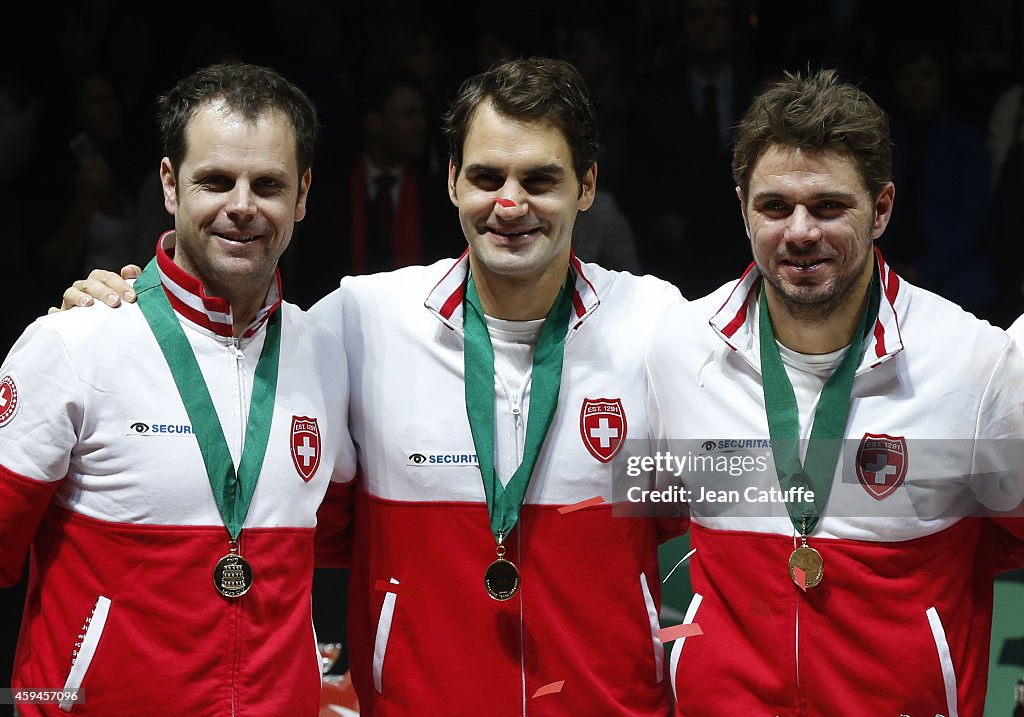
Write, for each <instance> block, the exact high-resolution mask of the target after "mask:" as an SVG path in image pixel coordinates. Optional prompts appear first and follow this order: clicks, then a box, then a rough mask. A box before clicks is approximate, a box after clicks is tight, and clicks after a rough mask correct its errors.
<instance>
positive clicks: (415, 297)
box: [311, 255, 685, 717]
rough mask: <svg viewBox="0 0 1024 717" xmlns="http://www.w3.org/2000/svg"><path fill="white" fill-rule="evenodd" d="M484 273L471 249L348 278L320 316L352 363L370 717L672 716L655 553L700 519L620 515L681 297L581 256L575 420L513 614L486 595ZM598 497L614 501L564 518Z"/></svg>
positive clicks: (568, 409) (561, 430) (518, 420)
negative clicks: (479, 361)
mask: <svg viewBox="0 0 1024 717" xmlns="http://www.w3.org/2000/svg"><path fill="white" fill-rule="evenodd" d="M467 269H468V260H467V256H466V255H463V257H462V258H461V259H460V260H458V261H455V260H451V259H449V260H446V261H441V262H438V263H436V264H434V265H432V266H427V267H409V268H405V269H399V270H397V271H394V272H390V273H386V274H377V275H371V276H358V277H347V278H345V279H343V280H342V282H341V286H340V288H339V289H338V290H337V291H335V292H334V293H332V294H331V295H329V296H328V297H326V298H325V299H324V300H322V301H321V302H319V303H318V304H317V305H316V306H315V307H314V308H313V309H312V311H311V313H313V314H315V315H316V316H317V317H318V318H320V319H322V320H323V322H324V323H328V324H330V325H332V326H333V327H334V329H335V331H337V332H338V334H339V336H341V337H342V339H343V342H344V343H345V345H346V350H347V352H348V355H349V375H350V379H351V382H352V392H351V393H352V412H351V417H350V421H351V429H352V435H353V439H354V440H355V442H356V444H357V450H358V452H359V476H360V477H359V482H358V487H357V496H356V499H355V501H356V511H355V537H354V546H353V549H352V553H353V557H352V566H351V569H352V571H351V576H350V581H351V582H350V588H351V591H350V598H349V635H350V638H351V647H352V649H351V655H350V659H351V665H352V676H353V681H354V684H355V686H356V689H357V691H358V695H359V703H360V709H361V714H364V715H372V716H374V717H388V716H392V715H394V716H403V717H404V716H405V715H409V714H414V713H415V714H424V715H427V714H429V715H451V716H453V717H454V716H457V715H467V716H474V717H475V716H479V715H494V716H496V717H506V716H511V715H530V716H531V717H532V716H533V715H538V716H539V715H616V716H621V715H635V716H640V715H644V716H650V717H653V716H654V715H657V716H658V717H663V716H664V715H665V714H666V713H667V712H668V711H669V709H670V706H671V696H670V691H669V689H668V684H667V681H666V679H665V673H664V669H663V668H664V666H663V659H664V649H663V646H662V644H661V643H660V642H659V640H658V638H657V634H656V632H657V630H658V628H659V624H658V612H659V604H660V585H659V581H658V552H657V546H658V543H659V541H662V540H665V539H667V538H670V537H673V536H674V535H677V534H679V533H680V532H682V530H684V529H685V521H680V520H678V519H677V520H675V521H666V522H664V523H659V522H658V521H656V520H653V519H650V518H645V519H636V518H629V517H618V516H615V515H613V512H612V507H611V501H612V471H613V462H614V461H613V457H614V455H615V454H616V453H617V452H618V451H619V450H620V449H622V447H623V445H624V443H625V442H626V441H634V442H639V443H642V444H643V445H644V446H647V445H649V440H648V438H649V437H648V426H647V418H646V411H645V408H644V400H645V388H644V377H643V370H642V361H641V356H642V350H643V348H644V346H645V345H646V343H647V342H648V341H649V340H650V337H651V335H652V333H653V332H654V331H655V330H656V329H657V328H658V327H659V326H660V325H661V317H662V315H663V314H664V313H665V311H666V309H667V308H668V307H670V306H673V305H675V304H677V303H680V302H681V301H682V298H681V297H680V295H679V292H678V290H677V289H675V287H673V286H671V285H670V284H667V283H665V282H663V281H661V280H658V279H655V278H653V277H642V278H638V277H635V276H632V275H630V274H624V273H617V272H613V271H607V270H605V269H602V268H600V267H598V266H595V265H592V264H586V265H581V264H580V263H579V262H578V261H577V260H576V259H575V258H573V260H572V272H573V276H574V281H575V285H574V291H573V307H574V309H573V312H572V316H571V326H570V329H569V333H568V335H567V338H566V342H565V354H564V365H563V369H562V383H561V390H560V393H559V397H558V406H557V409H556V413H555V415H554V419H553V421H552V423H551V428H550V431H549V433H548V435H547V438H546V440H545V443H544V445H543V448H542V450H541V454H540V457H539V459H538V462H537V466H536V468H535V470H534V474H533V479H532V481H531V482H530V486H529V490H528V492H527V494H526V498H525V501H524V505H523V508H522V513H521V516H520V521H519V524H518V526H517V527H516V528H515V530H514V531H513V532H512V534H511V536H510V538H509V539H508V541H507V542H506V545H507V546H508V549H509V552H508V556H507V557H508V558H509V559H511V560H512V561H513V562H514V563H515V564H516V565H517V566H518V567H519V570H520V572H521V575H522V583H521V587H520V589H519V591H518V593H517V594H516V595H515V596H514V597H513V598H512V599H510V600H508V601H507V602H496V601H495V600H493V599H491V598H490V597H489V596H488V594H487V593H486V591H485V590H484V580H483V576H484V571H485V569H486V568H487V566H488V565H489V564H490V563H491V561H493V560H494V558H495V540H494V537H493V535H492V534H491V530H490V521H489V518H488V513H487V506H486V502H485V497H484V490H483V485H482V482H481V477H480V471H479V469H478V468H477V465H476V451H475V448H474V445H473V438H472V435H471V433H470V427H469V423H468V419H467V416H466V404H465V397H464V394H465V389H464V356H463V333H462V330H463V313H462V312H463V291H464V286H465V281H466V273H467ZM424 300H426V301H424ZM502 395H503V394H502V391H501V389H500V387H496V397H497V400H498V403H499V404H500V403H501V402H502V399H501V396H502ZM525 419H526V416H525V415H523V412H522V411H520V410H518V408H517V407H516V406H513V405H511V404H510V403H509V402H508V401H507V400H506V401H505V405H504V406H503V409H502V410H500V411H499V412H498V414H497V417H496V425H495V431H496V433H497V434H500V433H501V432H502V431H507V432H509V434H510V435H512V436H513V437H514V441H515V443H516V445H518V449H519V451H520V454H519V455H520V456H521V455H522V453H521V451H522V446H523V439H524V434H525ZM598 496H600V497H602V498H603V499H604V501H605V503H603V504H600V505H592V506H590V507H587V508H584V509H582V510H578V511H575V512H569V513H564V514H563V513H562V512H559V510H558V509H559V508H561V507H564V506H568V505H572V504H575V503H578V502H581V501H584V500H587V499H590V498H595V497H598ZM556 683H562V684H561V689H560V691H557V692H555V693H551V694H543V692H542V694H541V695H540V696H537V697H535V695H536V694H537V692H538V690H540V689H541V688H543V687H546V686H550V685H554V684H556ZM550 689H554V688H550Z"/></svg>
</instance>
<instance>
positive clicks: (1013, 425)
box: [647, 70, 1024, 717]
mask: <svg viewBox="0 0 1024 717" xmlns="http://www.w3.org/2000/svg"><path fill="white" fill-rule="evenodd" d="M891 168H892V162H891V148H890V141H889V135H888V122H887V118H886V115H885V113H884V112H883V111H882V110H881V108H879V107H878V106H877V105H876V104H875V103H874V102H873V101H872V100H871V98H870V97H868V96H867V95H866V94H864V93H863V92H862V91H861V90H860V89H859V88H857V87H855V86H853V85H851V84H848V83H843V82H840V81H839V78H838V76H837V74H836V73H835V72H834V71H827V70H826V71H820V72H815V73H810V74H807V75H800V74H787V75H786V76H785V78H784V79H783V80H782V81H780V82H779V83H778V84H776V85H775V86H773V87H771V88H770V89H768V90H767V91H765V92H764V93H763V94H762V95H760V96H759V97H758V98H757V99H756V100H755V101H754V102H753V104H752V106H751V107H750V108H749V110H748V112H747V113H746V115H745V117H744V118H743V121H742V122H741V123H740V125H739V127H738V131H737V140H736V146H735V154H734V161H733V173H734V178H735V180H736V184H737V189H736V193H737V196H738V198H739V203H740V210H741V213H742V217H743V222H744V225H745V226H746V230H747V235H748V237H749V239H750V244H751V248H752V253H753V259H754V261H753V263H752V264H751V265H750V267H749V268H748V269H747V271H746V272H745V273H744V274H743V276H742V277H741V278H740V279H739V280H737V281H733V282H730V283H728V284H726V285H725V286H723V287H722V288H720V289H719V290H717V291H715V292H713V293H712V294H710V295H709V296H707V297H704V298H703V299H700V300H697V301H694V302H692V303H690V304H687V305H685V306H681V307H679V308H675V309H672V310H670V312H669V314H668V316H667V317H666V318H665V320H664V321H663V322H662V330H661V331H659V332H658V334H657V337H656V339H655V341H654V343H653V345H652V348H651V350H650V351H649V352H648V354H647V366H648V373H649V380H650V384H651V396H652V401H651V421H652V424H653V425H654V426H655V430H656V435H657V436H658V437H659V438H660V439H661V440H663V441H667V442H669V443H670V444H671V442H672V441H683V442H686V441H692V442H694V443H695V444H697V445H703V446H704V447H705V448H704V450H705V451H711V452H712V453H714V452H715V451H716V450H717V446H719V445H728V446H735V445H743V446H755V447H756V448H754V449H751V450H752V451H753V452H755V453H757V456H756V457H758V458H762V459H765V463H764V464H763V465H764V466H766V469H765V470H756V469H755V470H750V471H748V472H747V474H746V475H744V476H742V477H740V478H739V479H737V478H732V479H731V480H730V481H729V482H728V484H726V480H725V479H723V478H722V477H721V476H718V477H716V476H715V475H714V474H713V473H710V472H698V471H689V472H684V473H681V474H680V475H678V476H674V478H677V479H679V480H681V481H682V483H683V485H684V486H685V487H686V488H687V489H688V490H690V491H692V492H693V495H698V496H700V495H707V494H709V493H710V494H712V495H713V496H716V497H722V498H724V499H725V501H726V502H725V503H722V502H718V503H713V504H712V503H708V502H701V501H697V500H695V501H692V502H691V503H690V504H689V510H690V517H691V524H690V534H691V540H692V544H693V546H694V547H695V548H696V550H697V552H696V555H695V557H694V559H693V561H692V563H691V571H690V574H691V579H692V584H693V589H694V593H695V594H694V598H693V602H692V603H691V605H690V608H689V610H688V611H687V620H688V621H693V622H698V623H699V624H700V626H701V628H702V630H703V636H701V637H700V638H697V639H684V640H677V641H676V643H675V645H674V647H673V651H672V658H671V670H672V675H673V678H672V679H673V687H674V688H675V691H676V696H677V714H679V715H705V714H768V715H798V714H814V715H819V714H820V715H825V714H828V715H861V714H865V715H866V714H871V715H880V714H892V715H897V714H907V715H925V714H927V715H940V714H941V715H946V716H947V717H948V716H950V715H956V714H959V715H961V716H964V715H972V716H980V715H981V714H982V711H983V709H984V695H985V688H986V671H987V660H988V654H989V634H990V630H991V619H992V589H993V585H992V580H993V576H994V574H995V573H996V572H998V571H999V570H1001V569H1006V568H1008V567H1011V566H1013V565H1015V564H1018V565H1019V564H1020V563H1021V562H1022V561H1024V551H1022V549H1021V542H1020V541H1021V539H1024V525H1022V523H1024V521H1022V520H1021V519H1020V518H1019V517H1017V518H1014V517H1011V516H1012V515H1013V514H1014V513H1015V512H1016V514H1017V515H1018V516H1019V514H1020V511H1021V500H1022V498H1024V476H1022V475H1021V468H1022V467H1021V462H1020V456H1021V455H1022V448H1024V356H1022V354H1021V352H1020V350H1019V349H1017V348H1016V347H1015V346H1014V344H1013V342H1012V341H1010V340H1009V338H1008V337H1007V336H1006V335H1005V334H1004V333H1003V332H1002V331H1001V330H999V329H997V328H995V327H993V326H991V325H989V324H988V323H986V322H983V321H980V320H978V319H976V318H975V317H974V316H972V315H970V314H968V313H967V312H965V311H963V310H962V309H961V308H960V307H958V306H956V305H954V304H952V303H950V302H949V301H947V300H945V299H943V298H941V297H939V296H936V295H935V294H932V293H930V292H927V291H924V290H922V289H919V288H918V287H915V286H912V285H910V284H909V283H907V282H906V281H904V280H903V279H901V278H900V277H899V276H897V275H896V273H895V272H894V271H892V270H891V269H890V268H889V266H888V265H887V264H886V262H885V260H884V259H883V258H882V256H881V253H880V252H878V251H877V250H876V249H875V248H874V241H875V240H876V239H878V237H879V236H881V234H882V232H884V231H885V228H886V225H887V223H888V221H889V218H890V216H891V214H892V211H893V202H894V197H895V189H894V187H893V183H892V181H891V180H890V175H891ZM722 439H724V441H725V442H724V443H723V440H722ZM677 445H678V444H677ZM683 445H685V443H684V444H683ZM732 457H733V458H735V457H736V456H735V455H734V456H732ZM748 457H750V458H755V456H748ZM752 465H756V464H752ZM724 489H731V490H734V491H736V493H735V496H732V495H731V494H730V491H729V490H724ZM772 496H775V497H774V498H772Z"/></svg>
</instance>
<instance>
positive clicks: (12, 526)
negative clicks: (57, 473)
mask: <svg viewBox="0 0 1024 717" xmlns="http://www.w3.org/2000/svg"><path fill="white" fill-rule="evenodd" d="M59 486H60V481H38V480H33V479H31V478H26V477H25V476H22V475H19V474H17V473H13V472H11V471H9V470H7V469H6V468H4V467H3V466H0V587H7V586H10V585H14V584H15V583H17V582H18V581H19V580H20V579H21V576H22V570H23V568H24V565H25V555H26V553H27V552H28V547H29V545H31V544H32V540H33V539H34V538H35V534H36V528H37V527H38V526H39V521H41V520H42V518H43V514H44V513H45V512H46V509H47V508H48V507H49V505H50V499H51V498H52V497H53V494H54V493H55V492H56V490H57V488H58V487H59Z"/></svg>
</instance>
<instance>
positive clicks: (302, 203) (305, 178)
mask: <svg viewBox="0 0 1024 717" xmlns="http://www.w3.org/2000/svg"><path fill="white" fill-rule="evenodd" d="M312 183H313V170H312V169H307V170H306V173H305V174H303V175H302V179H301V180H299V197H298V200H297V201H296V202H295V221H297V222H301V221H302V220H303V219H304V218H305V217H306V198H307V197H308V196H309V185H310V184H312Z"/></svg>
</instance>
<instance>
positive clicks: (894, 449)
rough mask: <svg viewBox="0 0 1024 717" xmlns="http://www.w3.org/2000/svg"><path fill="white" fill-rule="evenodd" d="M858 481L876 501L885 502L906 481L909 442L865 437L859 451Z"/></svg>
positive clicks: (882, 434)
mask: <svg viewBox="0 0 1024 717" xmlns="http://www.w3.org/2000/svg"><path fill="white" fill-rule="evenodd" d="M856 464H857V480H859V481H860V484H861V485H862V486H864V489H865V490H867V492H868V493H870V494H871V497H872V498H874V499H875V500H882V499H883V498H886V497H888V496H889V494H891V493H892V492H893V491H894V490H896V489H897V488H899V487H900V486H901V485H902V484H903V479H904V478H906V477H907V440H906V439H905V438H904V437H903V436H887V435H885V434H884V433H880V434H877V435H876V434H874V433H865V434H864V437H863V438H861V439H860V445H859V446H858V447H857V460H856Z"/></svg>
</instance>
